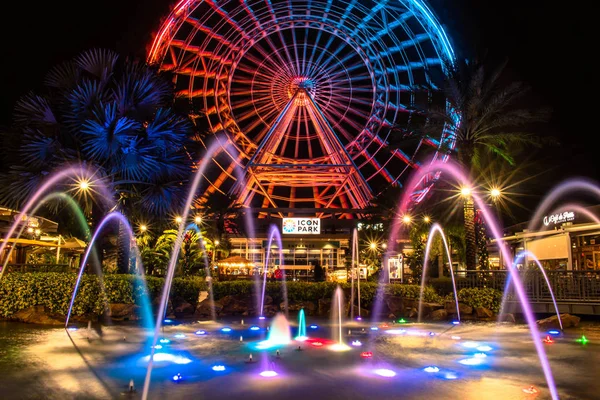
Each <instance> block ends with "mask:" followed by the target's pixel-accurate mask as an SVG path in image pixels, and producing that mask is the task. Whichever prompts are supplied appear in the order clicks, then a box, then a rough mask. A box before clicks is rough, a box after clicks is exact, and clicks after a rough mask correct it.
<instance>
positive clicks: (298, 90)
mask: <svg viewBox="0 0 600 400" xmlns="http://www.w3.org/2000/svg"><path fill="white" fill-rule="evenodd" d="M287 94H288V98H289V99H291V98H292V97H294V95H296V100H295V103H296V105H297V106H300V107H304V106H306V105H307V104H308V101H309V99H308V97H307V96H311V97H313V98H314V96H315V82H314V81H313V80H312V79H310V78H308V77H305V76H298V77H295V78H294V79H292V81H291V82H290V84H289V87H288V91H287Z"/></svg>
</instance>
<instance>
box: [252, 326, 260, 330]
mask: <svg viewBox="0 0 600 400" xmlns="http://www.w3.org/2000/svg"><path fill="white" fill-rule="evenodd" d="M250 330H251V331H258V330H260V328H259V327H258V326H251V327H250Z"/></svg>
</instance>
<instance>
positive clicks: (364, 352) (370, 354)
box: [360, 351, 373, 358]
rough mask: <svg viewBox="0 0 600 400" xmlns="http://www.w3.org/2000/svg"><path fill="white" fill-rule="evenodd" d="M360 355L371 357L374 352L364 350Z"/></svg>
mask: <svg viewBox="0 0 600 400" xmlns="http://www.w3.org/2000/svg"><path fill="white" fill-rule="evenodd" d="M360 356H361V357H362V358H371V357H373V353H371V352H370V351H363V352H362V353H360Z"/></svg>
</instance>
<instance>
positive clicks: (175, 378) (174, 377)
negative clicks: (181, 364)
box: [171, 374, 183, 382]
mask: <svg viewBox="0 0 600 400" xmlns="http://www.w3.org/2000/svg"><path fill="white" fill-rule="evenodd" d="M171 379H173V382H181V380H182V379H183V378H182V377H181V374H177V375H173V378H171Z"/></svg>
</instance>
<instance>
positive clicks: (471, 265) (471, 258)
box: [464, 196, 477, 271]
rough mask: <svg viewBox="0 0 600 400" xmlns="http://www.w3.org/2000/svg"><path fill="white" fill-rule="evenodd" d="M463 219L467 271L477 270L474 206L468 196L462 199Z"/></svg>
mask: <svg viewBox="0 0 600 400" xmlns="http://www.w3.org/2000/svg"><path fill="white" fill-rule="evenodd" d="M464 218H465V250H466V260H465V261H466V264H467V270H468V271H474V270H476V269H477V240H476V235H475V206H474V204H473V198H472V197H471V196H468V197H466V198H465V199H464Z"/></svg>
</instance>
